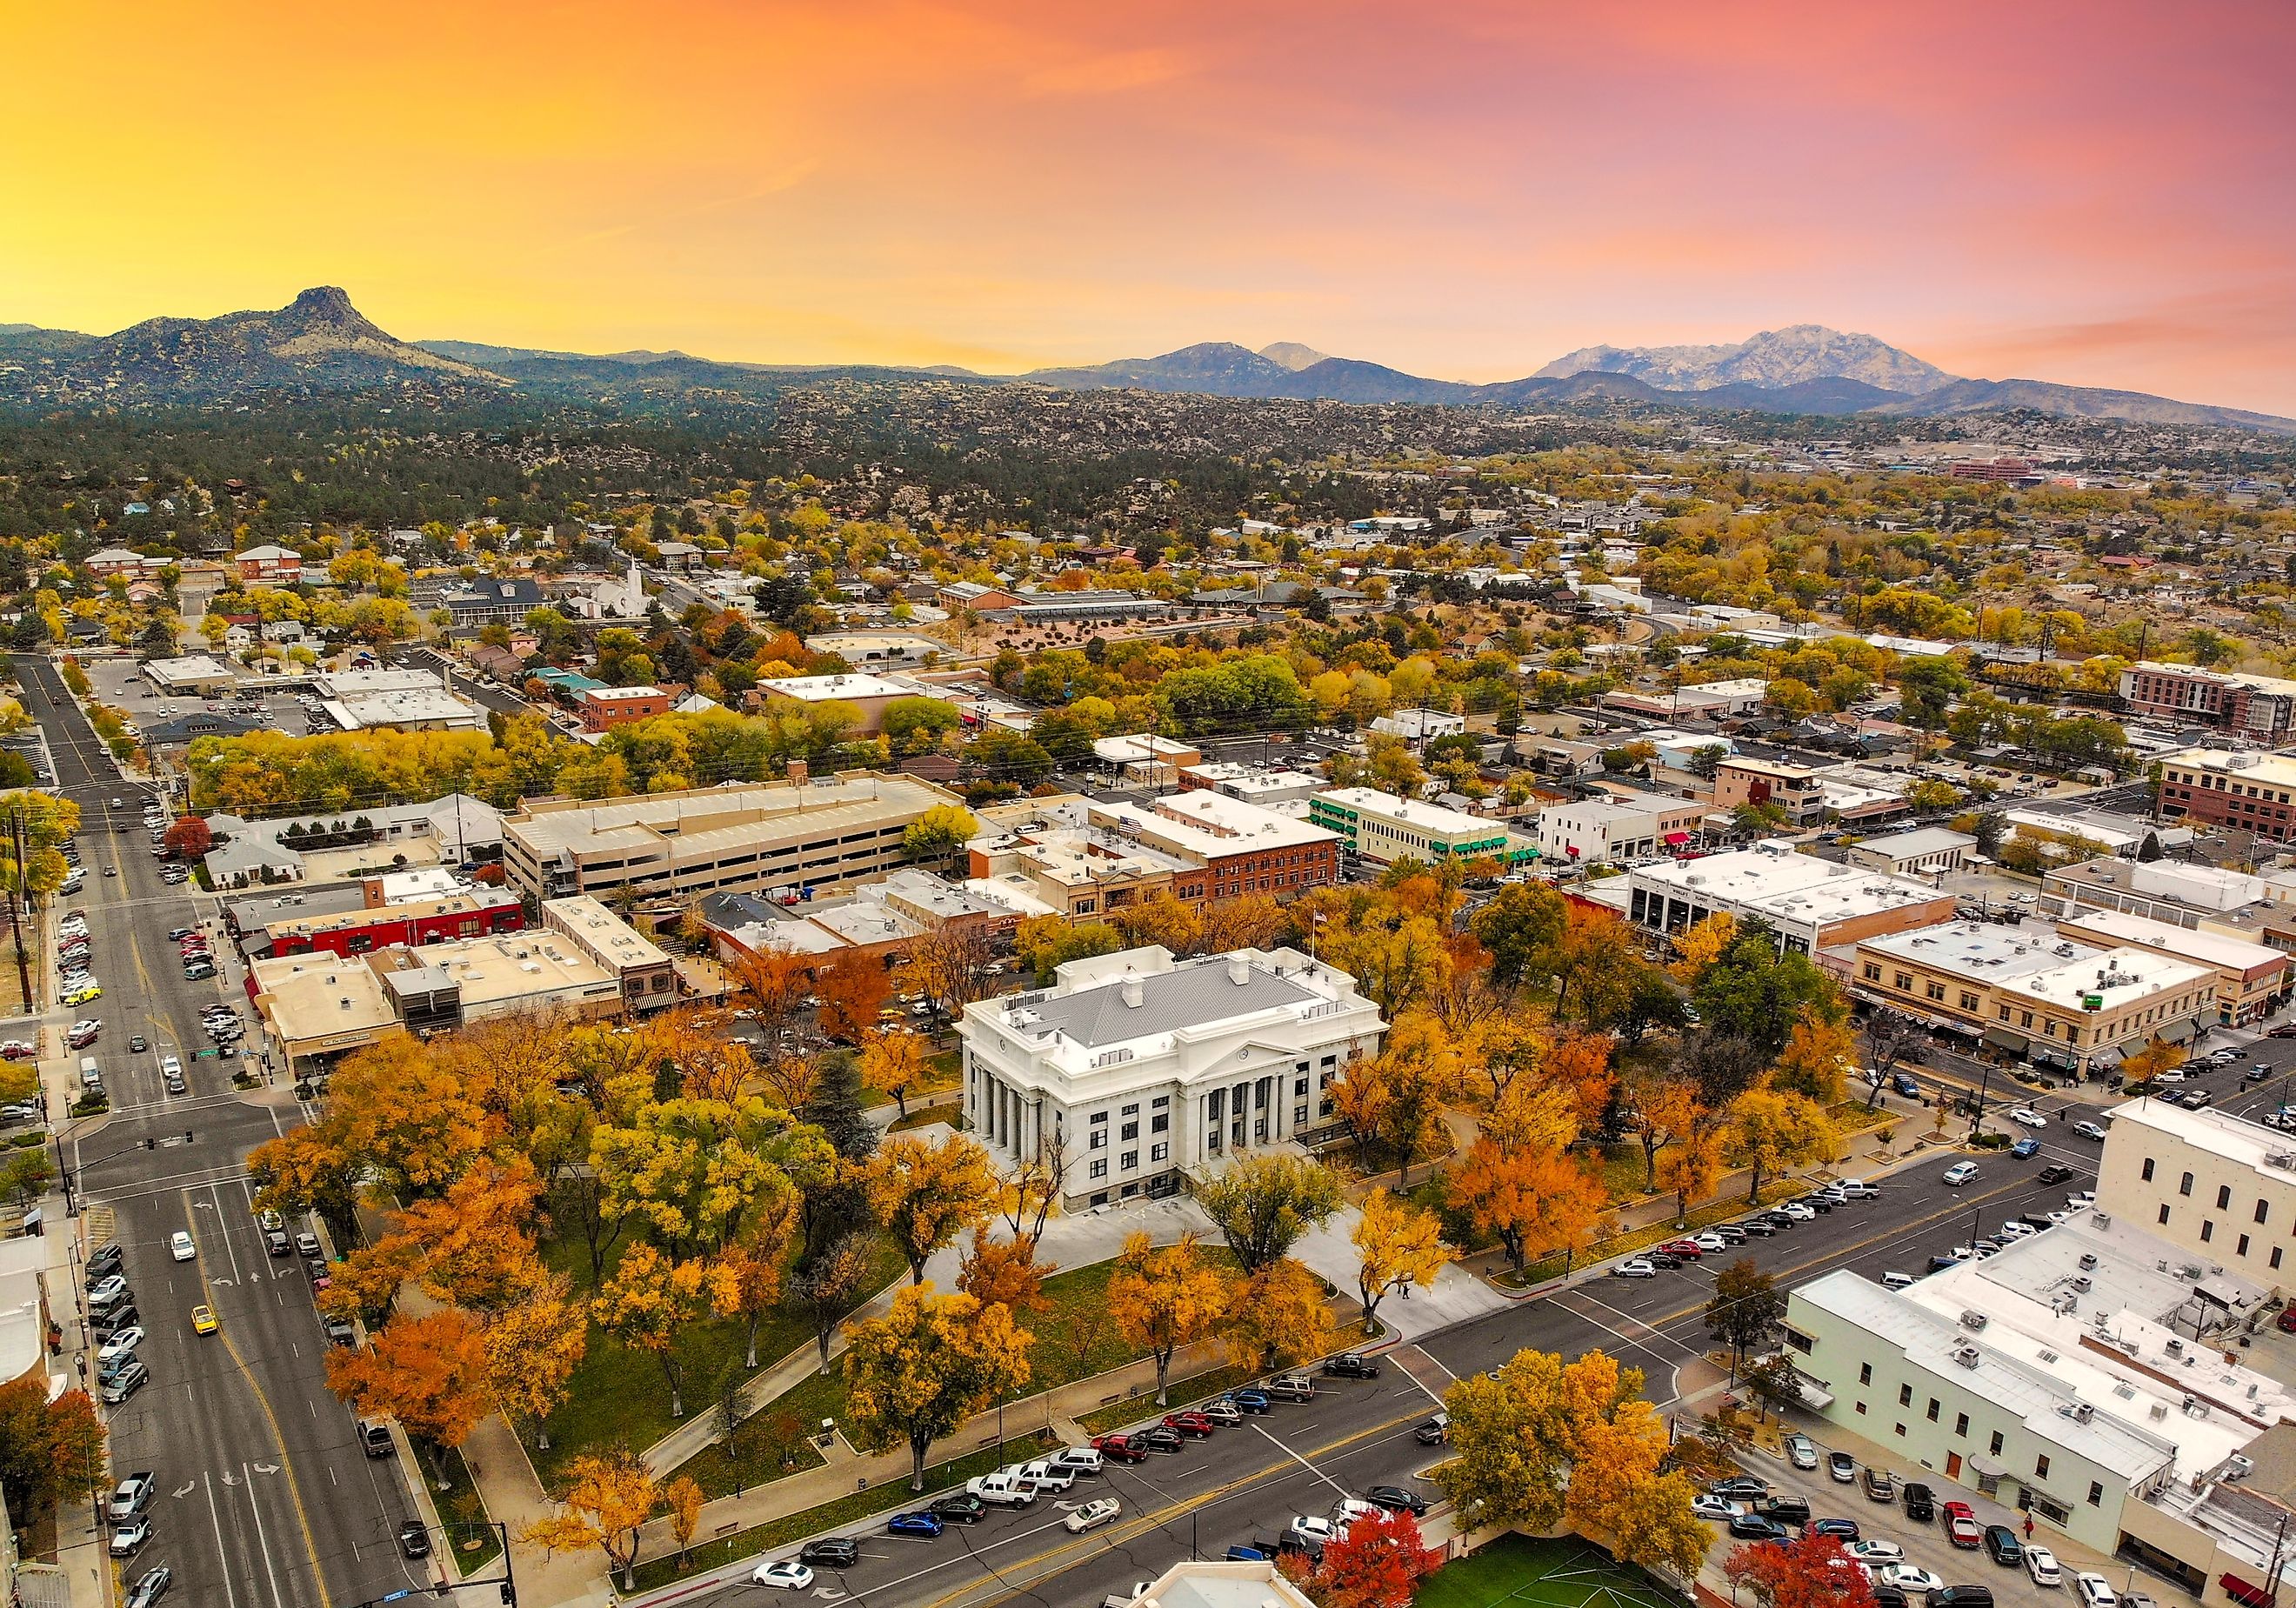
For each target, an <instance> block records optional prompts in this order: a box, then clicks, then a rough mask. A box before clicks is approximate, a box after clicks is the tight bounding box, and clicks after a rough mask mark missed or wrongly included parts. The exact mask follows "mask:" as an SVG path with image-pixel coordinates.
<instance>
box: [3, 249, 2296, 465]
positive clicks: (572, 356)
mask: <svg viewBox="0 0 2296 1608" xmlns="http://www.w3.org/2000/svg"><path fill="white" fill-rule="evenodd" d="M927 376H932V377H939V378H954V379H957V380H962V381H972V382H975V383H980V384H1015V383H1017V384H1027V385H1032V386H1039V387H1046V388H1051V389H1058V390H1107V389H1111V388H1129V389H1135V390H1150V391H1164V392H1176V393H1195V394H1204V395H1210V396H1219V397H1237V398H1290V399H1294V400H1305V401H1336V402H1355V403H1409V404H1431V405H1442V406H1506V407H1520V406H1536V405H1539V404H1559V403H1568V402H1574V401H1580V400H1586V399H1589V398H1605V399H1610V400H1613V401H1620V402H1627V403H1642V404H1646V405H1651V406H1673V407H1688V408H1697V409H1743V410H1749V411H1754V412H1762V413H1773V414H1825V415H1830V416H1842V415H1849V414H1880V415H1883V416H1898V417H1911V418H1937V417H1947V416H1955V415H1960V414H1980V413H1991V412H1998V411H2003V410H2007V409H2025V410H2030V411H2032V412H2037V413H2042V414H2054V415H2057V416H2060V417H2065V418H2080V419H2097V420H2120V421H2126V422H2132V423H2149V424H2161V425H2169V426H2182V427H2231V428H2237V429H2246V430H2259V431H2270V432H2273V433H2276V434H2284V435H2285V434H2296V420H2292V419H2284V418H2279V417H2276V416H2274V415H2272V414H2259V413H2251V412H2247V411H2245V410H2243V409H2240V408H2229V407H2215V406H2208V405H2206V404H2202V403H2191V402H2177V401H2171V400H2169V399H2168V398H2162V397H2154V396H2148V395H2145V394H2144V393H2142V392H2138V391H2123V390H2096V389H2091V388H2086V387H2080V386H2070V385H2057V384H2053V383H2051V382H2049V381H2041V380H1970V379H1960V378H1956V376H1954V375H1952V374H1948V373H1945V372H1944V371H1943V370H1942V369H1939V368H1937V367H1935V366H1933V365H1931V364H1928V363H1925V362H1923V360H1922V359H1920V358H1918V357H1914V356H1913V355H1912V354H1911V353H1909V352H1905V351H1901V350H1899V349H1898V348H1896V347H1893V346H1891V345H1890V344H1889V343H1887V342H1886V341H1883V340H1879V339H1877V338H1875V337H1874V336H1872V335H1863V334H1845V333H1843V332H1840V331H1837V330H1831V329H1827V328H1825V326H1823V325H1821V324H1794V325H1792V326H1789V327H1787V328H1785V329H1781V330H1768V331H1764V332H1761V333H1759V334H1757V335H1755V336H1753V337H1751V339H1749V340H1743V341H1739V342H1737V343H1735V344H1734V345H1728V346H1665V347H1615V346H1592V347H1586V348H1582V349H1579V350H1578V351H1575V352H1570V353H1569V354H1567V355H1565V356H1563V357H1558V358H1556V359H1555V360H1554V362H1552V363H1550V364H1548V365H1546V366H1545V367H1544V368H1542V369H1540V370H1539V371H1538V373H1535V374H1530V375H1527V376H1525V377H1524V378H1522V379H1520V380H1506V381H1498V382H1497V383H1494V384H1480V385H1478V384H1468V383H1465V382H1463V381H1454V380H1434V379H1427V378H1423V377H1422V376H1419V375H1416V374H1409V373H1404V372H1403V371H1401V370H1399V369H1394V368H1389V367H1387V366H1385V365H1382V364H1377V363H1369V362H1365V361H1363V360H1361V359H1358V358H1352V357H1329V356H1326V355H1325V354H1324V353H1322V352H1319V351H1317V350H1316V349H1314V348H1312V347H1308V346H1303V345H1300V343H1298V342H1296V341H1278V342H1276V343H1275V344H1274V345H1272V346H1267V347H1264V348H1262V349H1259V350H1258V351H1253V350H1251V349H1249V348H1247V347H1242V346H1238V345H1235V344H1234V343H1231V342H1228V341H1207V342H1204V343H1201V344H1199V345H1195V346H1186V347H1182V348H1180V349H1178V350H1177V351H1172V352H1166V353H1164V354H1163V355H1162V356H1160V357H1130V358H1121V359H1119V360H1118V361H1116V362H1113V363H1103V364H1096V365H1089V366H1083V367H1068V368H1046V369H1037V370H1034V371H1032V372H1030V373H1023V374H1016V375H994V374H980V373H973V372H972V371H970V370H965V369H959V368H950V367H914V368H902V367H873V366H867V365H814V366H804V365H772V364H750V363H720V362H716V361H713V360H711V359H709V358H703V357H693V356H692V355H690V354H688V353H685V352H679V351H666V352H657V351H627V352H616V353H611V354H606V355H590V354H584V353H578V352H562V351H552V350H546V349H537V348H526V347H505V346H495V345H489V344H486V343H483V342H477V341H468V340H427V341H420V342H415V341H406V340H399V339H398V337H396V336H394V335H391V334H389V332H386V331H384V330H382V329H381V328H379V327H377V326H376V325H375V324H373V323H372V322H370V321H369V320H368V319H367V318H366V317H365V316H363V315H362V314H361V313H360V312H359V311H358V309H357V308H356V307H354V306H353V305H352V304H351V300H350V298H349V297H348V295H347V294H345V293H344V292H343V291H341V290H340V289H336V288H334V287H332V286H326V287H321V288H318V289H314V290H308V291H304V292H303V293H302V294H301V295H299V296H298V297H296V298H295V299H294V300H293V301H292V302H291V303H290V304H289V305H288V306H286V307H284V308H279V309H278V310H276V311H273V312H259V311H258V312H244V313H231V314H226V315H225V316H222V317H219V318H209V319H195V318H154V319H151V320H148V321H146V322H145V323H143V324H135V325H134V326H133V327H131V328H128V329H125V330H122V331H120V332H119V333H118V334H114V335H86V334H80V333H78V332H73V331H68V330H49V329H41V328H38V327H37V326H34V325H29V324H0V401H12V402H19V403H32V404H46V405H53V404H57V403H64V404H82V405H84V404H90V403H102V404H104V405H107V406H120V405H127V406H137V405H143V406H157V405H168V404H179V403H203V402H213V401H218V400H223V399H225V398H234V397H244V396H246V395H248V394H250V393H280V392H284V393H289V394H298V395H325V394H334V395H340V394H346V393H357V392H363V391H371V390H391V389H394V388H398V387H403V386H419V387H423V388H428V389H430V390H439V391H446V392H449V393H455V394H462V395H487V394H496V395H527V396H534V397H540V398H559V399H568V400H575V399H578V400H582V401H586V402H592V403H595V402H599V401H612V400H613V399H615V398H617V397H618V396H629V395H635V394H641V393H642V394H644V395H647V396H651V397H660V396H661V395H664V394H669V395H675V394H676V393H678V392H680V391H693V390H724V391H730V392H734V393H738V394H742V395H756V394H758V393H759V392H761V391H765V392H769V391H771V390H775V389H777V388H780V387H783V386H787V385H791V384H803V383H806V382H808V381H816V380H820V379H824V378H888V377H890V378H901V377H906V378H922V377H927Z"/></svg>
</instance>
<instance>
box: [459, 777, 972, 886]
mask: <svg viewBox="0 0 2296 1608" xmlns="http://www.w3.org/2000/svg"><path fill="white" fill-rule="evenodd" d="M955 802H957V799H956V795H955V794H954V793H951V792H947V791H945V790H944V789H941V788H939V787H935V786H933V785H932V784H931V783H929V782H923V781H920V780H918V779H917V778H916V777H914V776H888V775H873V774H870V773H864V772H857V773H853V774H849V775H840V776H835V777H831V778H826V779H824V780H820V781H807V782H796V783H791V782H764V783H734V784H732V785H728V786H725V787H703V788H693V789H691V790H689V791H686V792H666V793H654V794H651V795H648V796H646V797H644V798H629V799H612V800H597V801H586V800H578V799H530V800H527V802H526V803H525V804H524V805H522V806H521V808H520V809H519V812H518V813H517V814H516V815H515V816H511V817H509V818H508V819H505V820H504V823H503V829H502V830H503V865H504V868H505V869H506V870H507V871H508V872H509V873H510V877H511V881H512V883H513V884H515V885H516V886H517V887H518V888H520V889H521V890H524V891H525V892H527V893H529V894H530V895H532V896H533V897H534V898H538V899H547V898H564V897H566V896H568V895H570V894H576V893H589V894H594V895H596V896H598V897H599V898H614V897H616V896H617V895H618V894H619V892H620V890H623V889H625V888H627V889H629V890H631V892H632V894H633V895H635V897H637V898H675V899H683V898H687V897H689V896H691V895H694V894H702V893H715V892H718V891H721V890H730V891H743V892H746V891H756V890H780V889H796V890H802V889H807V888H812V889H826V888H836V887H842V886H845V885H847V884H849V883H852V882H863V881H866V880H869V879H871V878H873V877H878V876H881V875H883V874H885V873H886V872H889V871H891V870H893V869H895V868H896V867H898V866H902V865H905V864H906V863H907V853H906V849H904V848H903V846H902V842H901V836H902V833H905V832H906V831H907V830H908V828H909V825H910V823H912V822H914V820H916V819H917V817H918V816H922V815H923V814H924V813H925V811H927V810H928V809H931V808H935V807H936V806H938V805H942V804H953V803H955Z"/></svg>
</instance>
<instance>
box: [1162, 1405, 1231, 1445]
mask: <svg viewBox="0 0 2296 1608" xmlns="http://www.w3.org/2000/svg"><path fill="white" fill-rule="evenodd" d="M1164 1427H1165V1428H1166V1429H1168V1430H1177V1431H1179V1432H1180V1433H1182V1434H1183V1435H1193V1436H1195V1437H1196V1438H1197V1439H1198V1440H1202V1439H1204V1438H1206V1437H1208V1436H1210V1434H1211V1432H1212V1431H1213V1430H1214V1429H1215V1428H1216V1427H1218V1426H1217V1425H1215V1424H1214V1423H1212V1421H1211V1420H1210V1418H1207V1417H1206V1416H1204V1415H1203V1414H1201V1413H1198V1412H1193V1411H1191V1412H1180V1413H1167V1414H1165V1415H1164Z"/></svg>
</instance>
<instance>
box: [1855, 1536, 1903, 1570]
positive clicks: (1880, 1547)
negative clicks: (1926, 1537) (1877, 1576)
mask: <svg viewBox="0 0 2296 1608" xmlns="http://www.w3.org/2000/svg"><path fill="white" fill-rule="evenodd" d="M1842 1550H1843V1551H1844V1552H1846V1553H1848V1554H1849V1555H1850V1556H1851V1557H1853V1558H1856V1559H1857V1561H1858V1562H1859V1563H1875V1564H1880V1563H1904V1562H1905V1561H1906V1549H1905V1548H1904V1547H1902V1546H1898V1544H1897V1543H1896V1542H1895V1541H1885V1540H1882V1539H1881V1538H1878V1537H1877V1538H1874V1539H1873V1540H1871V1541H1853V1542H1851V1543H1850V1544H1849V1546H1845V1547H1843V1548H1842Z"/></svg>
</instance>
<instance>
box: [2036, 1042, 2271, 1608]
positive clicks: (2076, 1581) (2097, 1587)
mask: <svg viewBox="0 0 2296 1608" xmlns="http://www.w3.org/2000/svg"><path fill="white" fill-rule="evenodd" d="M2275 1031H2277V1030H2275ZM2073 1595H2074V1596H2077V1597H2079V1599H2080V1604H2081V1608H2120V1595H2119V1594H2118V1593H2116V1592H2115V1591H2114V1590H2113V1589H2112V1581H2111V1580H2108V1579H2105V1578H2104V1577H2103V1575H2101V1574H2077V1575H2075V1576H2073Z"/></svg>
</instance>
